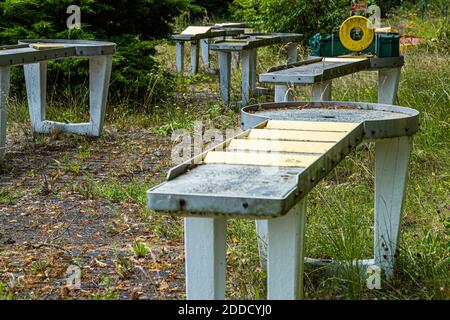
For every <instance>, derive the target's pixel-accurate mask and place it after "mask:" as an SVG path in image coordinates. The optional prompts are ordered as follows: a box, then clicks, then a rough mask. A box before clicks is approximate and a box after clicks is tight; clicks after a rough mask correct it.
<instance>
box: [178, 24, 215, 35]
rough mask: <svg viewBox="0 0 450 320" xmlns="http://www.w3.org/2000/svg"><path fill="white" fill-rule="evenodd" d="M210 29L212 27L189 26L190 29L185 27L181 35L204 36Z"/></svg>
mask: <svg viewBox="0 0 450 320" xmlns="http://www.w3.org/2000/svg"><path fill="white" fill-rule="evenodd" d="M211 29H212V27H199V26H190V27H187V28H186V29H185V30H184V31H183V32H182V33H181V34H182V35H189V36H195V35H199V34H206V33H208V32H210V31H211Z"/></svg>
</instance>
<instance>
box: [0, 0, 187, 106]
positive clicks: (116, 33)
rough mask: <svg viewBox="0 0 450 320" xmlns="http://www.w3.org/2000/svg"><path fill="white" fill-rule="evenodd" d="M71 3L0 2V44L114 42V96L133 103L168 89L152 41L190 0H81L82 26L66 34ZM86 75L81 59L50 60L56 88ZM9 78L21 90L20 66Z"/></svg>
mask: <svg viewBox="0 0 450 320" xmlns="http://www.w3.org/2000/svg"><path fill="white" fill-rule="evenodd" d="M72 4H74V1H73V0H20V1H17V0H4V1H0V43H1V44H2V45H5V44H15V43H17V41H18V40H19V39H33V38H34V39H36V38H47V39H52V38H53V39H55V38H58V39H86V40H92V39H96V40H107V41H114V42H116V43H117V44H118V48H117V54H116V56H115V57H114V65H113V74H112V84H111V93H112V98H113V99H122V98H124V99H129V98H131V100H130V101H131V102H133V103H138V104H147V103H148V102H154V100H156V99H157V97H158V98H161V97H164V96H165V93H166V92H169V91H170V90H168V88H169V87H170V86H171V84H172V79H171V77H170V76H169V75H168V74H167V73H165V72H163V71H160V68H159V65H158V63H157V61H156V60H155V58H154V54H155V52H156V51H155V46H156V44H157V43H158V42H157V41H155V39H161V38H163V37H166V36H167V35H168V34H170V32H171V21H172V20H173V19H174V18H175V17H176V16H177V15H179V14H180V13H181V12H182V11H184V10H189V8H190V7H191V6H193V4H192V3H191V1H190V0H80V1H78V3H77V5H79V6H80V8H81V15H82V16H81V20H82V29H81V30H73V31H72V32H69V30H68V29H67V26H66V21H67V18H68V14H67V13H66V10H67V7H68V6H69V5H72ZM87 74H88V64H87V62H86V61H85V60H61V61H52V62H51V63H50V64H49V80H50V81H53V84H56V82H57V84H58V86H59V87H58V89H59V91H60V90H67V89H68V90H70V89H71V88H73V87H76V86H77V85H80V84H84V83H85V82H86V77H87ZM12 78H13V81H12V83H13V90H15V91H16V92H19V93H22V94H23V93H24V81H23V72H22V70H21V69H20V68H14V69H13V75H12ZM50 85H52V83H50ZM61 86H63V88H61ZM64 86H65V87H64Z"/></svg>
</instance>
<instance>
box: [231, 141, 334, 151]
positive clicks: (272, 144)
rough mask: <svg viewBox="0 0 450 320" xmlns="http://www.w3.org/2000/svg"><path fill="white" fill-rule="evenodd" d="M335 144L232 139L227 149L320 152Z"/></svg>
mask: <svg viewBox="0 0 450 320" xmlns="http://www.w3.org/2000/svg"><path fill="white" fill-rule="evenodd" d="M334 145H335V144H334V143H327V142H303V141H276V140H247V139H234V140H232V141H231V143H230V145H229V146H228V149H230V150H248V151H273V152H300V153H318V154H322V153H325V152H327V151H328V150H330V149H331V148H332V147H333V146H334Z"/></svg>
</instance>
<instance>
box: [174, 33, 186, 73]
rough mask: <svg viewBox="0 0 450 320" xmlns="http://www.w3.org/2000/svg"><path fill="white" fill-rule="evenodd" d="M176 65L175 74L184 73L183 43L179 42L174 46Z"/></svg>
mask: <svg viewBox="0 0 450 320" xmlns="http://www.w3.org/2000/svg"><path fill="white" fill-rule="evenodd" d="M176 51H177V57H176V64H177V72H178V73H181V74H183V73H184V42H183V41H179V42H177V44H176Z"/></svg>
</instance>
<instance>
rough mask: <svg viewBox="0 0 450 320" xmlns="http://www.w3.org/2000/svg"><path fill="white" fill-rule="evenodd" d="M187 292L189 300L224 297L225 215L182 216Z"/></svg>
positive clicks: (219, 298) (222, 298) (220, 298)
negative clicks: (218, 216) (223, 216)
mask: <svg viewBox="0 0 450 320" xmlns="http://www.w3.org/2000/svg"><path fill="white" fill-rule="evenodd" d="M184 228H185V229H184V230H185V252H186V258H185V259H186V295H187V299H188V300H224V299H225V280H226V241H227V237H226V228H227V221H226V219H225V218H218V219H214V218H185V222H184Z"/></svg>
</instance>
